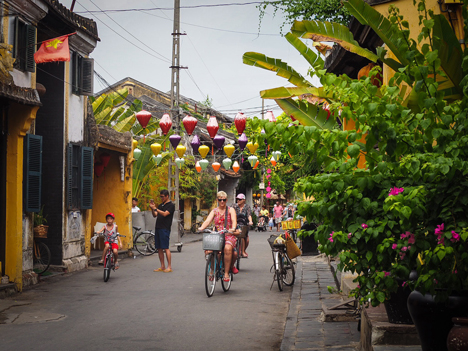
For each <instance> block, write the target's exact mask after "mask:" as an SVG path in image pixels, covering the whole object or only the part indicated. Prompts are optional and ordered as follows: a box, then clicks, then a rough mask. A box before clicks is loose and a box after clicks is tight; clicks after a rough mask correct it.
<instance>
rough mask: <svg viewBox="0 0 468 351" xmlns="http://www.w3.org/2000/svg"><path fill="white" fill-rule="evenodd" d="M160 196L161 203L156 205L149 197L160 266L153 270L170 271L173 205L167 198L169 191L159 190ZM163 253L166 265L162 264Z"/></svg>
mask: <svg viewBox="0 0 468 351" xmlns="http://www.w3.org/2000/svg"><path fill="white" fill-rule="evenodd" d="M159 195H160V197H161V204H160V205H159V206H157V207H156V204H155V203H154V200H153V199H151V200H150V203H149V206H150V207H151V212H152V213H153V217H156V228H155V232H156V235H155V238H154V239H155V247H156V249H157V250H158V256H159V261H160V262H161V267H159V268H158V269H155V270H154V272H164V273H170V272H172V266H171V251H170V250H169V238H170V235H171V226H172V219H173V217H174V211H175V205H174V203H173V202H172V201H171V199H170V198H169V191H167V190H165V189H164V190H161V191H160V192H159ZM164 253H166V258H167V267H166V265H165V264H164Z"/></svg>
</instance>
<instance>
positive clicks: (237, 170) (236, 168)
mask: <svg viewBox="0 0 468 351" xmlns="http://www.w3.org/2000/svg"><path fill="white" fill-rule="evenodd" d="M232 169H233V170H234V172H236V173H237V172H239V169H240V166H239V162H237V161H235V162H234V165H233V166H232Z"/></svg>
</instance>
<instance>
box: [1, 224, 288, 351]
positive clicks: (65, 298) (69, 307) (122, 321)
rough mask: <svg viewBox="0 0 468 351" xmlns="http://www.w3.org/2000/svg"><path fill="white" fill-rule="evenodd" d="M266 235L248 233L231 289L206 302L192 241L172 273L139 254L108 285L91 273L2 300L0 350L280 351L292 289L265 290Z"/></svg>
mask: <svg viewBox="0 0 468 351" xmlns="http://www.w3.org/2000/svg"><path fill="white" fill-rule="evenodd" d="M269 235H270V233H255V232H254V233H253V234H252V235H251V246H250V248H249V250H248V252H249V255H250V258H249V259H244V260H242V261H241V271H240V273H239V274H237V275H236V276H235V280H234V281H233V283H232V287H231V290H230V291H229V292H228V293H224V292H223V290H222V288H221V284H219V286H218V285H217V287H216V291H215V294H214V296H213V297H212V298H208V297H207V296H206V294H205V288H204V280H203V279H204V275H203V273H204V272H203V271H204V265H205V260H204V255H203V251H202V249H201V242H196V243H189V244H185V245H184V247H183V250H182V252H181V253H177V252H173V255H172V257H173V270H174V272H172V273H154V272H153V269H154V268H157V267H159V263H158V262H159V261H158V259H157V257H156V256H151V257H144V258H143V257H141V256H140V257H138V258H137V259H125V260H122V261H121V266H120V269H119V271H118V272H115V273H114V272H113V273H112V274H111V277H110V280H109V282H108V283H104V282H103V281H102V268H101V267H93V268H89V269H88V270H87V271H83V272H79V273H76V274H71V275H68V276H63V277H60V278H56V279H54V281H53V282H50V283H43V284H42V285H40V286H39V287H37V288H35V289H32V290H29V291H26V292H24V293H23V294H21V295H17V296H15V297H13V298H8V299H5V300H0V311H2V310H4V312H3V313H0V349H1V350H3V351H5V350H15V351H18V350H111V349H112V350H278V349H279V347H280V343H281V338H282V336H283V331H284V325H285V321H286V316H287V311H288V306H289V299H290V292H291V289H290V288H287V287H285V290H284V291H283V292H281V293H280V292H279V291H278V288H277V286H275V285H274V286H273V288H272V289H271V290H270V285H271V282H272V274H270V273H269V269H270V266H271V251H270V247H269V245H268V243H267V241H266V238H267V237H268V236H269ZM8 304H9V306H12V305H16V306H13V307H10V308H8V309H6V310H5V308H6V306H7V305H8ZM21 304H25V305H24V306H17V305H21ZM2 306H3V308H2ZM1 323H3V324H1Z"/></svg>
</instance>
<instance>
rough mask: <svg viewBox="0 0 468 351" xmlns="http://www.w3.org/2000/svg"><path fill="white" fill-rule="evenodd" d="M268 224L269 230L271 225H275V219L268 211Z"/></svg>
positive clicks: (271, 227) (271, 228)
mask: <svg viewBox="0 0 468 351" xmlns="http://www.w3.org/2000/svg"><path fill="white" fill-rule="evenodd" d="M268 226H269V227H270V232H271V231H272V230H273V227H274V226H275V221H274V219H273V216H272V214H271V213H270V217H269V218H268Z"/></svg>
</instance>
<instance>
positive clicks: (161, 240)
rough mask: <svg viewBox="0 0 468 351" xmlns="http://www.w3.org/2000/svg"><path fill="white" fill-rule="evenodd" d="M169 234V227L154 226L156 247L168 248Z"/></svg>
mask: <svg viewBox="0 0 468 351" xmlns="http://www.w3.org/2000/svg"><path fill="white" fill-rule="evenodd" d="M170 235H171V231H170V230H169V229H163V228H156V235H155V237H154V240H155V246H156V248H157V249H168V248H169V236H170Z"/></svg>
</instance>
